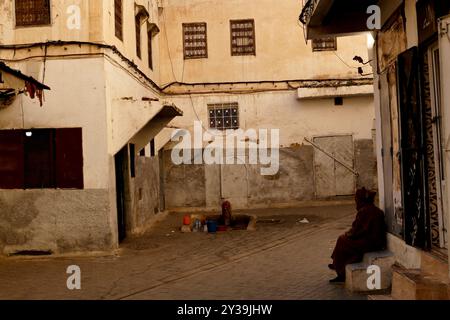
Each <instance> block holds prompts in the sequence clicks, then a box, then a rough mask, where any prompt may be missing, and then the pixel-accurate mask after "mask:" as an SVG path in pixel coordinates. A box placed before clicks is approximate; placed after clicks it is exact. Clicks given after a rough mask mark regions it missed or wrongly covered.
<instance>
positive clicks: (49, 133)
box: [0, 128, 83, 189]
mask: <svg viewBox="0 0 450 320" xmlns="http://www.w3.org/2000/svg"><path fill="white" fill-rule="evenodd" d="M81 133H82V130H81V128H70V129H33V130H2V131H0V189H42V188H60V189H83V150H82V134H81Z"/></svg>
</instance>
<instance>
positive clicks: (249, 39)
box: [230, 19, 256, 56]
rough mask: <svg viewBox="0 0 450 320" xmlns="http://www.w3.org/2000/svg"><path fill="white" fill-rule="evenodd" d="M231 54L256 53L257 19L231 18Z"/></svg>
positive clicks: (244, 54)
mask: <svg viewBox="0 0 450 320" xmlns="http://www.w3.org/2000/svg"><path fill="white" fill-rule="evenodd" d="M230 29H231V55H232V56H246V55H256V43H255V21H254V20H253V19H248V20H231V21H230Z"/></svg>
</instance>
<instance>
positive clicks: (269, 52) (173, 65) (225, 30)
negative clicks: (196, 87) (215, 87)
mask: <svg viewBox="0 0 450 320" xmlns="http://www.w3.org/2000/svg"><path fill="white" fill-rule="evenodd" d="M163 3H164V9H163V11H162V14H161V17H160V21H161V28H162V31H161V40H160V41H161V83H162V84H166V83H170V82H172V81H180V82H221V81H250V80H290V79H311V78H322V79H329V78H345V77H350V78H352V77H358V74H357V70H356V69H353V68H349V67H348V66H346V65H345V64H344V63H343V62H342V61H340V60H339V58H338V57H337V56H336V55H335V53H334V52H320V53H318V52H316V53H313V52H312V49H311V43H308V44H306V43H305V40H304V35H303V29H302V27H301V26H300V24H299V21H298V14H299V12H300V11H301V8H302V3H301V1H298V0H283V1H279V0H247V1H240V0H229V1H218V0H209V1H204V0H192V1H188V2H187V1H185V0H166V1H164V2H163ZM231 19H255V28H256V56H238V57H236V56H234V57H232V56H231V49H230V22H229V21H230V20H231ZM187 22H206V23H207V29H208V58H207V59H194V60H186V61H184V60H183V41H182V39H183V38H182V23H187ZM336 54H337V55H339V56H340V57H341V58H342V59H343V60H344V61H345V62H346V63H347V64H349V65H351V66H357V65H355V63H354V62H353V61H352V59H353V57H354V56H355V55H359V56H361V57H363V58H364V59H366V58H367V46H366V37H365V36H364V35H362V36H357V37H347V38H340V39H338V51H337V52H336ZM172 69H173V70H172Z"/></svg>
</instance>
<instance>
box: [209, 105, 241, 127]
mask: <svg viewBox="0 0 450 320" xmlns="http://www.w3.org/2000/svg"><path fill="white" fill-rule="evenodd" d="M208 112H209V127H210V128H211V129H218V130H233V129H239V106H238V103H237V102H234V103H217V104H208Z"/></svg>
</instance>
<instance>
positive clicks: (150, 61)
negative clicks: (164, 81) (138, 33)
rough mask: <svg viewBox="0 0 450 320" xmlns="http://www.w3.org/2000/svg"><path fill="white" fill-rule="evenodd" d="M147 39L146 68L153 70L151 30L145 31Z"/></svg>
mask: <svg viewBox="0 0 450 320" xmlns="http://www.w3.org/2000/svg"><path fill="white" fill-rule="evenodd" d="M147 38H148V40H147V41H148V42H147V49H148V67H149V68H150V69H151V70H153V47H152V45H153V43H152V40H153V33H152V31H151V30H148V31H147Z"/></svg>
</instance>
